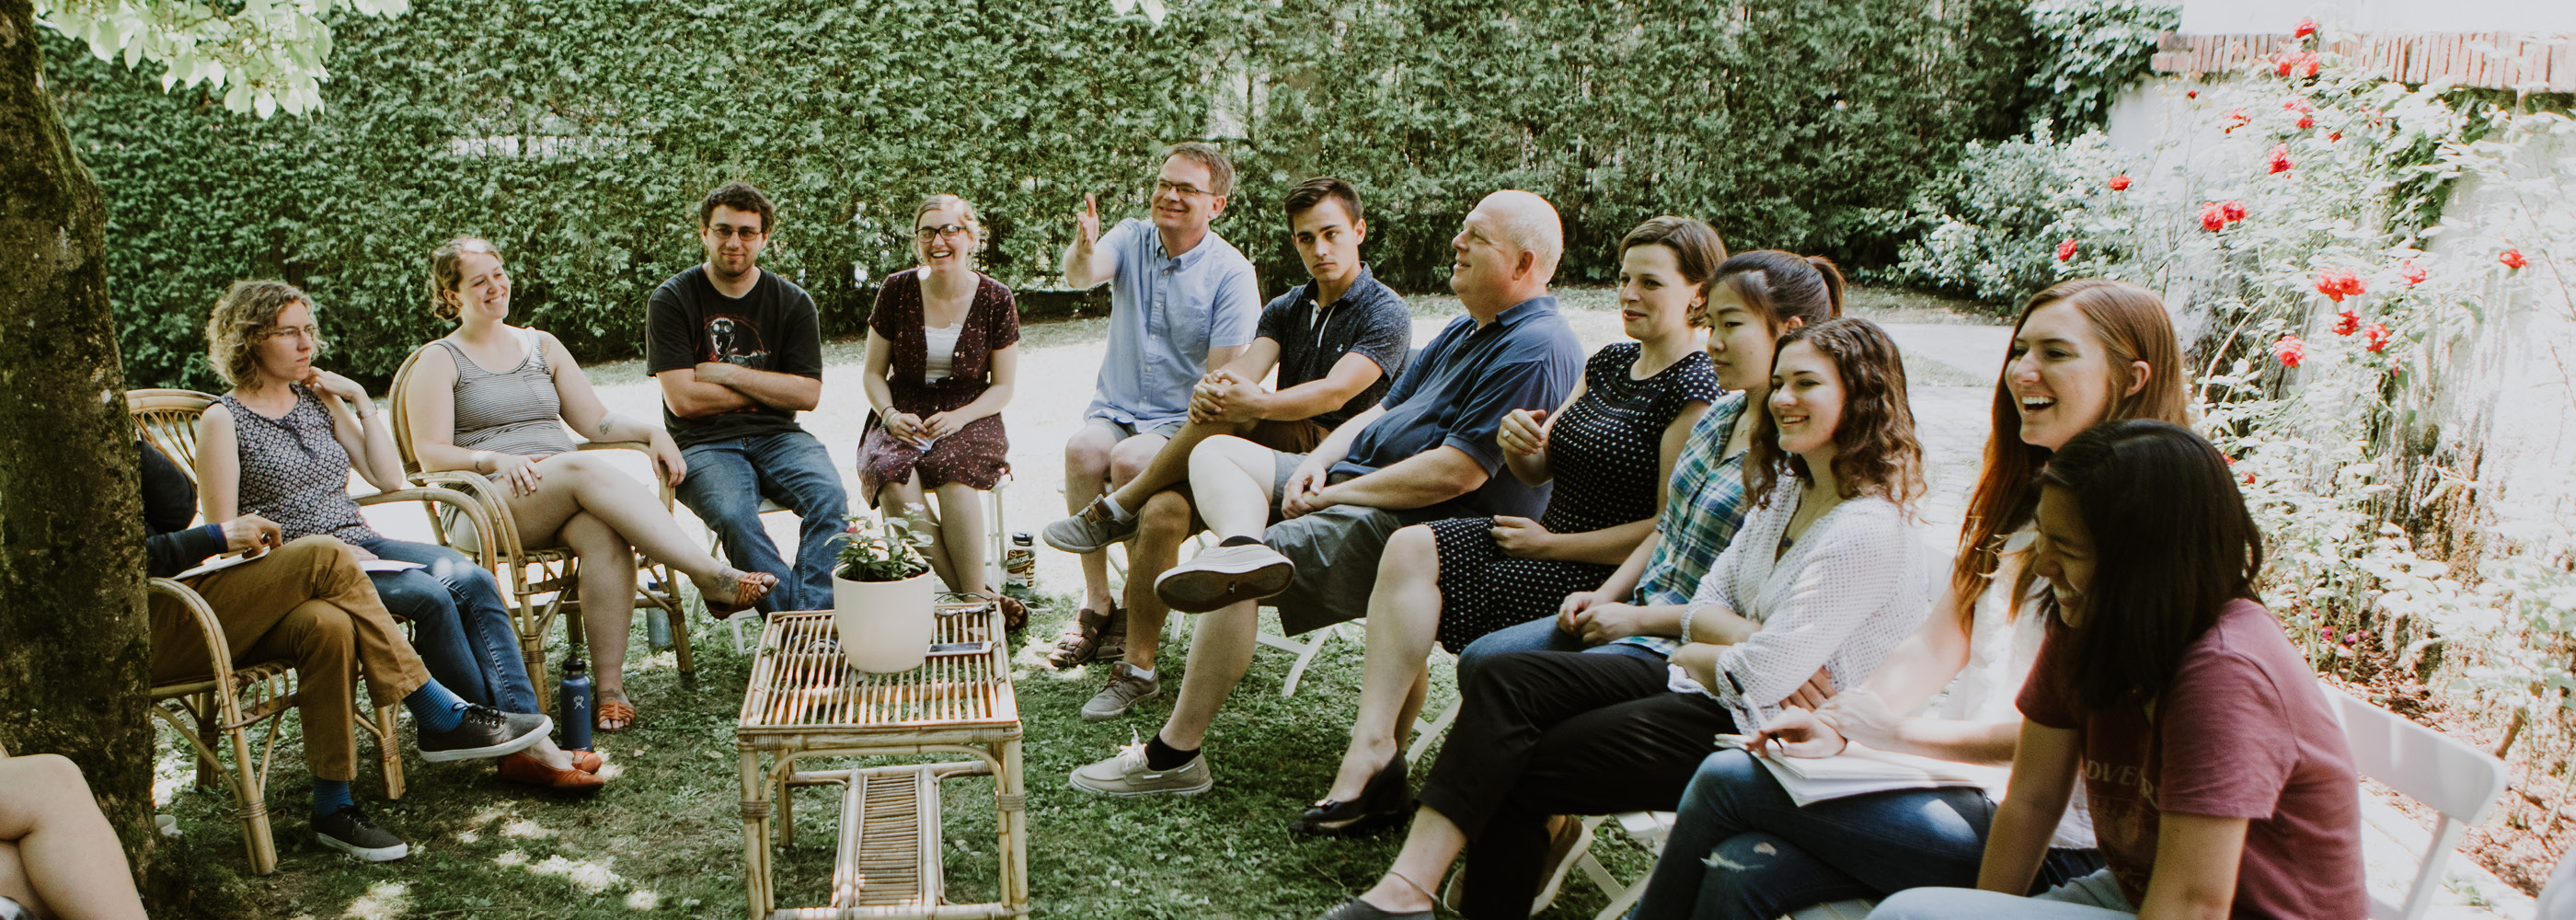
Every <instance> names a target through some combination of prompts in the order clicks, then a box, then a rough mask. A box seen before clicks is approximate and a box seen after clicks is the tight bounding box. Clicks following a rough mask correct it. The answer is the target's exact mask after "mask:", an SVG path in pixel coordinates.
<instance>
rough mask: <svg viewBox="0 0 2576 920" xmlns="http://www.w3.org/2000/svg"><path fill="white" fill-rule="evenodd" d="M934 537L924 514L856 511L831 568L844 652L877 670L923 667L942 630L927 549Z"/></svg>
mask: <svg viewBox="0 0 2576 920" xmlns="http://www.w3.org/2000/svg"><path fill="white" fill-rule="evenodd" d="M929 545H930V534H929V532H928V531H927V530H926V529H925V528H924V526H923V525H922V522H921V520H920V518H919V517H917V516H916V515H915V514H912V513H906V514H905V515H904V516H903V517H900V518H897V517H886V518H883V519H877V518H873V517H870V516H866V515H851V517H850V529H849V531H848V532H847V533H845V534H843V536H842V543H841V561H840V565H839V566H838V567H836V568H834V569H833V570H832V621H833V624H834V625H835V626H837V627H839V629H840V634H841V635H840V644H841V654H842V655H843V656H844V657H846V658H848V659H849V661H850V666H851V667H854V668H857V669H859V670H861V671H866V672H869V673H871V674H890V673H894V672H897V671H909V670H912V669H914V668H917V667H920V666H921V662H922V659H923V658H925V657H928V655H929V653H930V640H931V637H932V635H933V634H934V633H936V632H937V630H938V619H937V618H936V616H935V615H934V614H933V612H932V609H931V602H932V599H933V598H934V597H936V592H937V590H938V577H937V576H935V575H933V574H931V571H930V560H929V559H928V558H927V557H925V556H923V555H922V553H921V551H922V549H924V548H925V547H928V546H929Z"/></svg>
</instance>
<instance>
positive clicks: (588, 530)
mask: <svg viewBox="0 0 2576 920" xmlns="http://www.w3.org/2000/svg"><path fill="white" fill-rule="evenodd" d="M430 294H431V303H430V310H431V312H433V313H436V314H437V315H438V317H439V318H440V319H444V320H448V321H451V322H454V323H456V324H457V326H456V332H455V333H454V334H452V335H449V336H448V337H446V338H443V339H440V340H438V341H436V342H432V343H430V344H428V345H426V346H423V347H424V348H425V349H435V350H436V353H435V354H425V355H422V356H421V360H420V362H419V364H418V365H416V366H415V367H414V369H413V373H414V374H415V375H416V376H414V377H413V378H412V380H411V382H410V383H409V384H408V385H407V388H406V389H405V391H404V393H403V398H404V399H405V400H406V401H407V405H405V406H404V407H403V408H404V409H405V410H406V411H407V413H408V414H409V416H410V418H409V420H408V423H409V424H410V426H411V442H412V452H413V453H414V454H415V455H416V457H417V459H418V460H419V462H420V467H421V469H423V470H433V471H435V470H473V471H474V472H477V473H482V474H485V475H487V476H490V477H491V478H492V479H493V480H494V481H496V482H499V483H501V484H502V485H504V486H505V487H506V494H507V495H508V501H509V503H510V511H511V513H512V514H513V515H514V516H515V518H516V519H517V521H518V524H519V539H520V540H521V541H522V542H524V543H526V544H527V545H530V546H564V547H570V548H571V549H572V551H573V554H574V555H575V556H576V557H578V558H579V560H580V565H579V569H580V573H581V574H580V580H581V598H582V605H581V611H582V622H583V624H584V625H585V626H586V627H587V628H588V636H589V639H590V652H591V662H590V664H591V676H592V679H594V680H596V681H598V682H599V707H598V710H597V712H598V724H599V728H600V730H602V731H617V730H619V729H623V728H625V727H627V726H628V725H631V724H633V723H634V721H635V704H634V703H633V702H632V701H630V700H628V699H627V697H626V676H625V673H624V670H625V666H626V642H627V633H628V632H629V631H630V630H631V629H632V628H633V624H634V619H635V564H634V558H635V555H634V554H635V553H637V552H639V551H640V552H642V553H643V554H644V555H645V556H646V557H647V558H650V559H652V560H653V561H656V562H660V563H664V564H667V565H669V566H671V567H672V568H675V569H679V570H680V571H681V572H682V573H684V574H686V575H688V576H689V580H690V581H691V582H694V583H695V584H696V585H697V586H698V591H699V592H700V594H702V595H703V596H704V597H705V599H706V603H707V610H708V612H710V613H713V614H715V615H716V616H717V617H719V618H721V617H726V616H731V615H732V614H734V613H736V612H739V611H741V610H743V609H745V608H748V607H750V606H751V605H752V604H754V603H757V602H759V600H760V599H761V598H762V597H764V596H767V595H768V593H769V589H770V587H771V586H773V585H775V584H777V583H778V577H777V576H775V575H770V574H767V573H764V572H744V571H742V570H740V569H736V568H734V567H732V566H729V565H726V564H725V563H724V562H722V561H720V560H718V559H716V558H715V557H713V556H709V555H707V553H706V550H705V549H704V548H702V547H700V546H697V545H695V544H693V543H692V542H691V541H690V540H689V538H688V537H687V536H685V535H683V534H682V533H681V531H680V525H679V523H678V522H676V521H673V520H672V519H671V513H670V511H669V510H668V509H666V508H664V507H662V503H661V502H659V501H655V500H654V497H653V493H652V491H650V490H649V489H647V488H646V487H645V486H644V484H643V483H640V482H636V481H635V480H634V478H632V477H630V476H628V475H626V474H625V473H622V472H619V471H618V470H617V468H616V467H615V466H613V465H611V464H610V463H608V462H607V460H606V459H605V458H603V457H601V456H600V455H598V454H596V453H585V452H580V451H577V450H575V449H574V445H573V442H572V439H571V438H570V437H569V436H567V435H566V434H565V433H564V426H565V424H567V423H569V424H570V425H571V426H572V428H573V430H575V431H579V432H580V433H581V434H582V436H583V437H585V438H588V439H591V440H595V441H642V442H644V443H646V444H650V445H652V449H653V466H654V469H655V470H656V472H658V473H659V474H660V476H661V478H662V481H663V482H664V483H666V484H669V485H674V486H676V485H678V484H679V483H680V479H681V478H682V477H683V476H686V475H687V474H688V463H687V461H685V460H682V459H681V457H680V448H679V446H678V445H677V444H674V443H672V441H671V435H670V433H669V432H666V431H663V430H662V428H661V426H659V425H655V424H652V423H650V422H645V421H640V420H637V419H630V418H626V417H624V416H620V415H617V414H614V413H611V412H609V411H608V407H607V406H605V405H602V404H601V403H600V401H599V394H598V393H596V392H594V391H593V390H592V389H591V388H590V378H589V377H587V376H584V375H583V374H582V372H581V366H580V365H579V364H576V363H574V362H573V359H572V352H570V351H569V350H567V349H565V348H564V346H563V343H562V342H559V341H556V340H555V337H554V336H553V335H550V334H548V333H545V332H541V331H538V330H534V329H522V328H518V327H515V326H512V325H510V324H509V323H508V322H506V321H505V320H507V319H508V318H509V315H510V276H509V272H507V271H506V270H504V269H503V267H502V265H501V254H500V252H499V251H498V250H495V249H494V248H493V247H492V244H491V243H488V242H485V241H483V240H479V239H474V238H471V237H460V238H458V239H455V240H451V241H449V242H448V243H447V244H446V245H444V246H441V247H439V248H438V251H437V252H436V253H433V254H432V255H431V256H430ZM494 368H499V369H500V370H494Z"/></svg>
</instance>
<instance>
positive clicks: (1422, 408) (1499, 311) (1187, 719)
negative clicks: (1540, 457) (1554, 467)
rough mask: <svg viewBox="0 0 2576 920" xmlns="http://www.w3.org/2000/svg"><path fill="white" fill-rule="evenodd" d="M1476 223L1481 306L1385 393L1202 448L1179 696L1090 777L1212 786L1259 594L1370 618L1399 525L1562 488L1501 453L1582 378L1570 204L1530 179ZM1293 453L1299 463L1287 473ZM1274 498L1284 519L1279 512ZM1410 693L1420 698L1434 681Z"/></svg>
mask: <svg viewBox="0 0 2576 920" xmlns="http://www.w3.org/2000/svg"><path fill="white" fill-rule="evenodd" d="M1464 224H1465V226H1464V227H1463V228H1462V229H1460V230H1459V232H1458V236H1457V237H1456V238H1454V239H1452V240H1451V241H1450V248H1451V249H1452V250H1453V251H1454V253H1455V263H1454V264H1453V266H1452V269H1453V270H1452V273H1451V276H1450V279H1449V287H1450V290H1452V291H1455V292H1456V293H1457V294H1458V300H1459V303H1460V304H1461V305H1462V306H1464V307H1465V308H1466V310H1467V315H1466V316H1462V317H1459V318H1457V319H1456V320H1453V321H1451V322H1450V323H1449V325H1448V326H1447V327H1446V328H1444V329H1442V330H1441V331H1440V334H1439V335H1438V336H1436V337H1434V338H1433V339H1432V340H1431V344H1429V345H1426V346H1423V349H1422V354H1421V356H1420V357H1419V358H1417V359H1415V360H1414V361H1413V362H1411V363H1410V364H1408V365H1407V366H1406V367H1405V369H1404V373H1403V374H1402V375H1400V376H1398V377H1397V378H1396V380H1395V385H1394V387H1393V388H1391V389H1389V390H1388V391H1387V394H1386V398H1385V399H1384V400H1383V401H1381V402H1380V403H1379V404H1378V405H1377V406H1376V407H1375V408H1372V409H1370V410H1368V411H1366V412H1362V413H1360V414H1359V415H1356V416H1353V417H1352V418H1351V420H1350V421H1348V422H1344V423H1343V424H1342V425H1341V426H1340V427H1338V428H1335V429H1334V430H1333V433H1332V435H1331V436H1329V437H1326V438H1325V439H1324V442H1323V443H1322V444H1321V445H1319V446H1317V447H1316V448H1315V450H1314V452H1312V453H1309V454H1305V455H1303V456H1295V455H1282V454H1280V453H1279V452H1278V451H1274V450H1272V449H1270V448H1266V447H1263V446H1261V445H1259V444H1255V443H1253V442H1251V441H1248V440H1245V439H1242V438H1237V437H1231V436H1218V437H1213V438H1209V439H1207V440H1206V441H1204V442H1201V443H1200V444H1199V446H1198V449H1197V450H1195V451H1193V452H1192V453H1191V454H1190V489H1191V491H1192V493H1193V494H1194V496H1195V497H1196V499H1197V503H1198V510H1199V516H1200V517H1201V518H1203V519H1205V520H1206V522H1207V525H1208V530H1210V531H1212V532H1213V533H1215V534H1216V536H1217V537H1218V538H1219V543H1218V545H1217V546H1216V547H1215V548H1213V549H1210V550H1208V551H1206V552H1203V553H1200V554H1199V556H1198V557H1197V558H1195V559H1192V560H1190V561H1189V562H1186V563H1183V564H1181V565H1179V566H1176V567H1174V568H1173V569H1172V570H1171V571H1169V572H1166V573H1164V574H1163V576H1162V577H1161V578H1160V579H1158V580H1156V582H1155V585H1154V587H1155V594H1156V595H1157V596H1159V597H1160V598H1161V599H1162V600H1163V601H1164V602H1165V603H1167V604H1170V605H1171V608H1172V609H1174V610H1180V611H1186V612H1198V611H1206V613H1204V614H1202V615H1201V616H1200V618H1199V622H1198V625H1197V627H1196V630H1195V631H1194V632H1193V633H1192V634H1191V635H1192V638H1191V640H1190V653H1189V665H1188V668H1187V670H1186V671H1185V672H1184V673H1183V674H1182V675H1181V695H1180V698H1179V699H1178V700H1175V701H1173V705H1172V715H1171V718H1170V719H1169V720H1167V721H1165V722H1164V723H1163V727H1162V729H1161V730H1160V731H1158V732H1156V733H1155V735H1154V737H1153V738H1152V739H1150V740H1148V741H1146V742H1144V743H1142V744H1132V745H1127V746H1124V747H1122V748H1120V749H1119V752H1118V754H1117V755H1116V756H1113V757H1111V758H1109V759H1107V760H1103V761H1101V762H1099V763H1095V764H1091V765H1089V766H1086V767H1083V768H1081V769H1078V770H1075V771H1074V773H1073V785H1074V787H1075V788H1078V789H1083V790H1086V791H1090V792H1096V793H1100V794H1103V795H1117V796H1136V795H1194V794H1197V793H1200V792H1205V791H1207V790H1208V789H1209V788H1210V787H1211V786H1213V785H1214V784H1215V780H1214V778H1213V777H1212V776H1211V775H1210V774H1209V771H1208V766H1207V758H1206V757H1205V756H1204V755H1203V754H1202V753H1201V752H1200V750H1199V745H1200V742H1201V740H1202V739H1203V737H1204V735H1205V734H1206V732H1207V727H1208V723H1209V722H1211V721H1213V720H1214V719H1215V717H1216V711H1217V708H1218V707H1219V706H1221V705H1223V703H1224V702H1225V698H1226V696H1228V695H1229V694H1231V693H1233V692H1234V685H1235V684H1236V683H1237V682H1238V681H1241V680H1242V679H1243V672H1244V670H1245V669H1246V668H1249V667H1250V666H1251V664H1252V652H1253V649H1254V647H1255V645H1256V644H1257V643H1256V642H1255V639H1256V637H1257V636H1258V634H1259V632H1258V630H1259V621H1258V619H1257V618H1256V617H1257V607H1256V605H1257V604H1259V603H1260V602H1261V599H1263V598H1270V599H1271V600H1270V602H1271V604H1272V605H1273V606H1276V607H1278V608H1279V620H1280V623H1281V625H1282V626H1284V627H1285V628H1286V629H1287V631H1288V632H1290V633H1302V632H1306V631H1308V630H1312V629H1317V628H1320V627H1323V626H1326V625H1330V624H1333V623H1338V622H1341V621H1343V620H1348V619H1352V618H1355V617H1359V616H1362V615H1364V614H1365V613H1366V612H1367V610H1368V596H1369V592H1370V590H1371V589H1372V588H1374V587H1375V585H1376V582H1377V566H1378V558H1379V555H1380V554H1381V553H1382V552H1383V551H1384V549H1385V548H1386V541H1387V536H1388V535H1389V534H1392V533H1394V532H1395V531H1396V530H1397V529H1398V528H1401V527H1403V526H1405V525H1407V524H1415V523H1420V522H1422V521H1427V520H1435V519H1439V518H1447V517H1462V516H1492V515H1515V516H1521V517H1531V516H1535V515H1537V514H1538V513H1539V512H1540V511H1541V510H1542V509H1543V508H1545V507H1546V505H1547V495H1548V487H1547V486H1545V485H1540V486H1530V485H1527V484H1524V483H1522V482H1521V481H1520V480H1519V479H1518V478H1517V477H1514V476H1508V475H1496V473H1497V471H1498V470H1500V468H1501V467H1502V463H1503V452H1502V448H1501V446H1500V444H1499V443H1497V441H1496V437H1495V435H1496V431H1497V429H1498V428H1499V427H1500V426H1501V424H1502V420H1503V417H1504V416H1505V415H1508V414H1510V413H1511V411H1512V410H1514V409H1539V410H1544V409H1553V408H1555V407H1557V406H1559V405H1562V404H1563V403H1564V402H1565V398H1566V395H1567V394H1568V393H1570V392H1572V391H1573V389H1574V384H1575V382H1576V381H1577V380H1579V379H1581V377H1582V373H1583V358H1584V355H1583V346H1582V344H1581V343H1580V342H1578V341H1576V339H1575V336H1574V329H1573V327H1571V326H1569V325H1567V324H1566V321H1565V317H1563V316H1562V315H1559V314H1558V313H1557V306H1556V298H1555V297H1553V296H1550V295H1549V294H1548V292H1547V291H1548V289H1547V285H1548V281H1549V279H1550V278H1551V277H1553V276H1554V274H1555V272H1556V263H1557V259H1558V258H1559V257H1560V256H1562V255H1563V254H1564V252H1565V236H1564V229H1563V226H1562V225H1561V224H1560V223H1559V221H1558V218H1557V214H1556V209H1555V208H1554V207H1552V206H1550V205H1549V204H1548V203H1547V201H1546V200H1545V199H1542V198H1540V197H1539V196H1537V195H1533V194H1530V193H1528V192H1522V191H1502V192H1495V193H1494V194H1492V195H1488V196H1486V197H1485V200H1484V201H1482V202H1480V203H1478V204H1477V205H1476V209H1475V210H1474V211H1472V212H1469V213H1468V215H1467V218H1466V220H1465V222H1464ZM1283 467H1287V468H1291V469H1293V472H1292V473H1290V474H1289V475H1288V476H1287V477H1285V478H1284V480H1283V479H1282V478H1281V477H1278V476H1277V474H1276V473H1277V470H1279V469H1281V468H1283ZM1273 509H1276V510H1277V512H1278V516H1279V517H1282V518H1284V520H1281V521H1280V522H1279V523H1277V524H1267V522H1268V521H1269V520H1271V519H1272V517H1273V513H1272V512H1273ZM1265 524H1267V526H1266V527H1265ZM1411 705H1412V706H1413V707H1415V708H1418V707H1419V706H1420V705H1421V696H1420V692H1419V691H1417V692H1416V694H1415V697H1414V699H1413V700H1412V701H1411ZM1410 718H1411V716H1410V715H1409V714H1408V715H1406V716H1404V719H1405V720H1409V719H1410ZM1398 724H1407V723H1406V722H1405V721H1402V720H1400V721H1399V722H1398Z"/></svg>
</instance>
